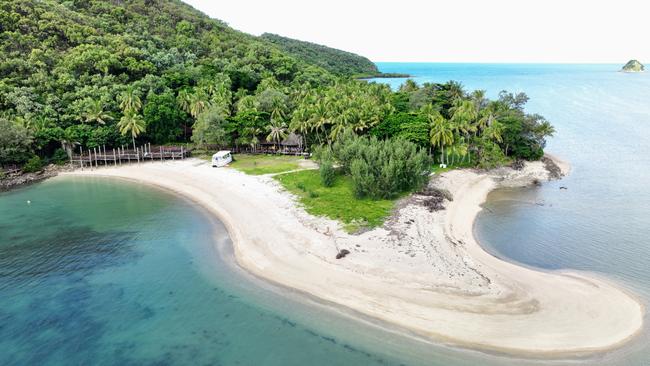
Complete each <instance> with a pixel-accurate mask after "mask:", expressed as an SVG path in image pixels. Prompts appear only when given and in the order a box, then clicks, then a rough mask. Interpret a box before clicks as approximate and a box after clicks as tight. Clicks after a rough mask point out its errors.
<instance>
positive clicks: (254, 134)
mask: <svg viewBox="0 0 650 366" xmlns="http://www.w3.org/2000/svg"><path fill="white" fill-rule="evenodd" d="M261 134H262V130H261V129H260V128H258V127H247V128H245V129H244V135H246V136H247V137H248V140H247V141H248V144H249V145H250V146H251V149H253V152H255V151H256V150H257V145H258V144H259V143H260V139H259V138H258V136H259V135H261Z"/></svg>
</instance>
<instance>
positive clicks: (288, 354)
mask: <svg viewBox="0 0 650 366" xmlns="http://www.w3.org/2000/svg"><path fill="white" fill-rule="evenodd" d="M28 200H29V201H31V204H28V203H27V201H28ZM229 249H230V242H229V239H228V237H227V235H226V234H225V230H224V228H223V226H222V225H221V224H220V223H219V222H216V221H214V219H212V218H211V217H210V216H208V215H205V214H204V213H203V212H202V211H201V210H198V209H197V208H196V207H195V205H193V204H192V203H190V202H188V201H185V200H183V199H181V198H179V197H176V196H173V195H171V194H168V193H166V192H163V191H159V190H155V189H153V190H152V189H150V188H148V187H144V186H141V185H137V184H133V183H125V182H122V181H114V180H108V179H89V178H64V179H55V180H52V181H48V182H45V183H42V184H38V185H36V186H33V187H28V188H24V189H20V190H18V191H14V192H11V193H4V194H0V365H89V364H104V365H118V364H119V365H189V364H198V365H307V364H309V365H331V364H348V365H354V364H369V365H380V364H398V363H399V362H398V360H397V359H395V358H391V356H389V355H387V354H385V353H382V352H374V351H367V350H366V349H364V348H363V345H358V343H359V342H357V344H355V343H348V342H345V341H342V340H341V341H339V339H335V338H334V336H332V335H331V334H329V333H328V332H326V331H325V332H323V331H322V328H323V327H319V326H318V322H312V323H313V324H310V321H308V319H309V317H313V316H314V313H316V314H319V313H321V312H322V310H320V309H319V308H317V307H313V308H312V309H311V313H301V310H300V309H298V308H297V306H295V304H294V303H293V302H292V300H290V299H291V296H290V295H289V294H287V295H286V296H280V295H279V294H277V293H275V292H274V289H273V288H268V287H264V286H263V285H262V284H259V283H258V281H256V280H255V279H253V278H251V277H250V276H247V275H246V274H245V273H243V272H241V271H238V270H237V269H236V267H234V266H233V265H232V253H231V252H230V251H229ZM276 290H277V289H276ZM303 318H306V320H304V321H303V320H301V319H303ZM338 318H340V317H338ZM321 319H324V320H326V319H327V317H321ZM333 323H336V322H335V321H333ZM350 334H354V331H352V332H350Z"/></svg>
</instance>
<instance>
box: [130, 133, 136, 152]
mask: <svg viewBox="0 0 650 366" xmlns="http://www.w3.org/2000/svg"><path fill="white" fill-rule="evenodd" d="M131 141H133V151H136V148H135V136H133V135H131Z"/></svg>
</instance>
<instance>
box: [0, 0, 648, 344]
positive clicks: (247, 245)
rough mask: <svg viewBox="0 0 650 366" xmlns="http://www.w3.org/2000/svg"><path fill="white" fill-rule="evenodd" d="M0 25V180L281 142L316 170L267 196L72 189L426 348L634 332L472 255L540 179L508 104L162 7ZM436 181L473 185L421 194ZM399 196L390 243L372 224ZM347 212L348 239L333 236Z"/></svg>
mask: <svg viewBox="0 0 650 366" xmlns="http://www.w3.org/2000/svg"><path fill="white" fill-rule="evenodd" d="M0 19H1V20H2V21H1V22H0V24H1V25H0V32H1V34H2V38H0V42H1V44H0V46H1V47H2V53H1V55H0V57H1V59H0V92H1V93H0V108H1V116H0V127H1V128H0V164H2V165H3V166H5V165H16V166H19V167H22V169H23V170H25V171H34V170H38V169H39V168H40V166H41V165H42V164H43V163H44V162H65V161H66V159H67V158H68V156H69V155H70V154H72V152H73V151H75V150H76V149H78V148H84V149H89V148H97V147H99V146H106V147H108V148H109V149H110V148H111V147H117V146H123V145H140V144H145V143H154V144H158V145H165V144H186V145H187V146H188V147H190V148H193V149H194V151H195V152H197V153H198V152H199V151H200V150H210V149H215V148H229V147H238V146H249V147H251V150H253V151H255V149H256V148H257V147H258V146H259V145H260V144H262V143H263V142H269V143H272V144H274V145H275V146H276V147H277V146H278V145H280V144H281V142H282V141H283V140H284V139H285V138H287V136H288V135H289V134H290V133H292V134H293V136H294V137H295V136H298V138H299V139H300V146H301V147H304V148H305V149H306V150H307V151H308V152H312V153H314V157H315V158H316V160H317V161H318V162H319V164H320V167H319V170H318V171H316V170H310V171H307V173H305V172H298V173H299V174H303V175H304V176H303V175H301V176H296V175H293V176H291V175H289V174H283V175H281V176H279V177H278V178H277V181H276V180H272V179H271V178H269V177H266V176H264V177H252V176H248V175H244V174H241V173H239V172H235V171H233V170H229V169H220V170H217V169H207V166H206V165H205V164H204V165H201V164H197V161H181V162H170V163H165V164H162V163H160V164H155V163H150V164H149V165H144V164H142V165H131V166H124V167H119V168H118V167H112V168H109V167H107V168H105V169H99V170H95V171H85V172H81V173H79V172H77V173H76V174H94V175H110V176H116V177H124V178H129V179H136V180H139V181H141V182H145V183H148V184H155V185H158V186H162V187H165V188H168V189H172V190H174V191H176V192H179V193H182V194H184V195H185V196H188V197H190V198H192V199H194V200H195V201H196V202H199V203H201V204H203V205H204V206H206V207H207V208H209V209H210V210H212V212H214V213H215V214H217V215H218V216H219V217H220V218H221V219H222V220H223V221H224V223H225V224H226V225H227V227H228V229H229V233H230V235H231V236H232V239H233V242H234V247H235V254H236V257H237V260H238V262H239V263H240V264H241V265H242V266H243V267H244V268H246V269H247V270H249V271H251V272H253V273H255V274H257V275H259V276H262V277H264V278H267V279H269V280H272V281H275V282H278V283H281V284H284V285H287V286H290V287H292V288H296V289H298V290H301V291H303V292H306V293H310V294H312V295H314V296H316V297H318V298H320V299H325V300H328V301H331V302H333V303H336V304H340V305H344V306H347V307H349V308H352V309H355V310H357V311H360V312H362V313H364V314H367V315H370V316H372V317H374V318H379V319H383V320H386V321H388V322H391V323H393V324H397V325H399V326H401V327H404V328H407V329H409V330H410V331H412V332H415V333H416V334H418V335H420V336H423V337H426V338H427V339H429V338H433V339H436V340H442V341H450V342H453V343H458V344H462V345H466V346H469V347H475V348H482V349H491V350H494V349H496V350H500V351H508V352H520V353H526V354H528V353H580V352H589V351H593V350H601V349H607V348H610V347H612V346H615V345H617V344H620V343H621V342H623V341H624V340H626V339H627V338H629V337H631V336H632V335H633V334H635V332H636V331H637V330H638V329H639V327H640V325H641V323H642V309H641V306H640V305H639V304H638V303H637V302H636V301H635V300H634V299H633V298H632V297H630V296H628V295H627V294H625V293H623V292H622V291H620V290H618V289H617V288H616V287H615V286H613V285H611V284H609V283H607V282H606V281H601V280H595V279H592V278H587V277H585V276H582V275H578V274H555V273H543V272H538V271H534V270H530V269H525V268H522V267H518V266H515V265H512V264H509V263H506V262H503V261H500V260H498V259H496V258H494V257H492V256H490V255H488V254H487V253H485V252H484V251H482V249H481V248H480V247H479V246H478V243H476V241H475V239H474V238H473V235H472V223H473V220H474V217H475V215H476V213H477V212H478V211H479V210H480V206H479V205H480V203H481V202H482V201H483V200H484V199H485V196H486V195H487V193H488V192H489V191H490V190H491V189H494V188H496V187H498V186H499V185H504V184H506V185H507V184H517V185H519V184H528V183H530V182H532V181H534V180H537V179H539V180H545V179H548V178H550V177H549V174H548V172H547V170H546V169H545V167H544V164H543V163H542V162H539V161H536V160H539V159H541V158H542V157H543V155H544V151H543V149H544V146H545V141H546V140H545V139H546V138H547V137H548V136H550V135H551V134H552V133H553V127H552V126H551V124H550V123H549V122H548V121H546V120H545V119H544V118H543V117H542V116H539V115H531V114H528V113H526V112H525V110H524V105H525V103H526V102H527V100H528V98H527V96H526V95H525V94H523V93H519V94H512V93H508V92H502V93H501V94H500V95H499V97H498V99H496V100H489V99H487V98H486V97H485V92H483V91H471V92H470V91H466V90H464V88H463V87H462V85H461V84H459V83H457V82H453V81H450V82H447V83H425V84H423V85H418V84H416V83H415V82H413V81H407V82H406V83H404V84H403V85H402V86H401V87H400V88H399V89H398V90H391V89H390V88H389V87H388V86H386V85H383V84H377V83H368V82H365V81H359V80H355V79H354V76H355V75H356V74H355V73H351V71H350V70H351V69H350V68H349V66H350V65H346V64H347V63H348V60H349V58H339V57H338V56H336V55H332V56H331V62H328V63H327V64H325V65H324V64H320V63H318V62H315V61H314V60H313V58H312V57H309V56H308V52H307V51H305V52H302V51H301V52H298V51H287V49H286V47H287V46H286V45H278V44H276V43H274V42H271V41H270V40H269V39H268V38H269V37H268V36H267V37H254V36H251V35H248V34H244V33H241V32H238V31H236V30H234V29H232V28H230V27H228V26H227V25H226V24H224V23H223V22H220V21H218V20H214V19H210V18H208V17H206V16H205V15H203V14H201V13H200V12H198V11H196V10H195V9H193V8H191V7H189V6H187V5H186V4H183V3H182V2H180V1H175V0H153V1H152V0H131V1H124V2H109V1H54V0H43V1H36V0H26V1H22V0H20V1H19V0H9V1H5V2H3V3H2V4H1V5H0ZM300 44H301V43H295V44H293V46H292V47H294V46H295V47H300ZM303 46H304V45H303ZM305 47H307V46H305ZM323 54H324V55H325V54H327V53H323ZM325 57H330V56H325ZM354 67H358V66H354ZM354 67H353V68H354ZM527 161H530V162H527ZM505 165H512V166H513V167H512V168H510V167H507V168H505V167H503V166H505ZM453 167H479V168H483V169H485V170H486V171H484V172H483V173H477V172H473V171H469V170H454V171H451V172H448V173H445V174H444V175H442V176H440V177H439V178H436V179H434V180H435V182H433V183H431V182H430V178H429V174H430V173H431V172H432V171H435V172H441V171H442V170H445V169H449V168H453ZM500 167H502V168H500ZM489 169H492V170H489ZM494 169H496V170H494ZM291 174H293V173H291ZM281 177H284V178H281ZM287 177H288V178H287ZM303 178H304V179H303ZM497 181H500V182H501V183H500V184H497ZM278 184H281V185H282V187H284V188H286V189H287V190H289V191H291V192H292V193H294V194H295V195H293V196H292V195H290V194H288V193H287V192H286V191H283V190H281V189H278V188H280V186H278ZM432 184H433V185H432ZM315 186H318V187H319V189H322V191H319V190H316V189H315V188H314V187H315ZM327 190H330V191H327ZM324 191H327V192H336V194H333V195H329V196H328V197H325V195H321V193H319V192H324ZM216 192H219V193H218V194H217V193H216ZM301 192H302V193H301ZM340 192H347V193H350V196H349V198H348V197H347V196H346V198H345V202H341V199H340ZM413 192H417V194H414V195H411V196H408V197H407V195H408V194H410V193H413ZM296 197H299V199H300V200H301V202H302V203H303V205H304V210H303V208H302V207H299V206H298V205H296V202H295V200H296ZM404 197H406V199H407V201H406V202H405V206H403V207H401V208H398V210H396V211H395V212H393V214H391V216H390V220H391V221H392V225H393V226H392V228H391V227H387V226H386V227H384V226H381V224H382V223H383V220H384V219H386V217H387V215H388V214H390V213H391V211H392V210H393V207H394V202H395V200H396V199H399V198H404ZM409 199H412V200H413V201H408V200H409ZM328 200H330V201H328ZM375 208H377V210H378V211H381V212H380V213H379V214H376V212H369V211H370V209H375ZM352 209H354V210H357V211H355V212H358V213H359V216H358V217H351V218H350V220H351V222H350V223H351V224H352V225H353V226H354V228H355V229H354V230H344V229H343V227H342V225H341V224H340V222H339V221H334V220H330V219H332V218H334V219H339V218H340V217H339V216H338V214H340V211H348V210H352ZM305 210H306V211H307V212H314V213H322V216H325V217H314V216H312V215H309V214H307V213H306V212H305ZM370 219H372V220H373V221H372V222H371V220H370ZM341 220H344V219H341ZM358 228H360V229H362V230H356V229H358ZM420 228H426V230H420ZM350 232H354V234H350ZM396 233H397V234H396ZM398 234H399V235H398ZM404 240H406V241H408V243H409V249H408V250H404V248H402V247H401V244H402V242H404ZM343 250H345V252H344V251H343ZM414 253H420V254H421V255H419V256H418V255H415V254H414ZM346 254H347V255H348V256H347V257H345V255H346ZM342 257H345V258H342ZM585 309H586V310H585ZM504 324H509V326H504ZM522 329H524V330H533V329H534V330H535V332H533V333H531V334H523V332H522ZM550 335H552V336H550Z"/></svg>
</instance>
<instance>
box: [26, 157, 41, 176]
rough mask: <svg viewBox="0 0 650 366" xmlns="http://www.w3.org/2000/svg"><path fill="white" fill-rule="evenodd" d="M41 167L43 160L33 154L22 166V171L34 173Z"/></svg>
mask: <svg viewBox="0 0 650 366" xmlns="http://www.w3.org/2000/svg"><path fill="white" fill-rule="evenodd" d="M41 169H43V161H42V160H41V158H40V157H38V156H37V155H34V156H33V157H31V158H30V159H29V160H27V163H25V165H24V166H23V172H25V173H35V172H38V171H40V170H41Z"/></svg>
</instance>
